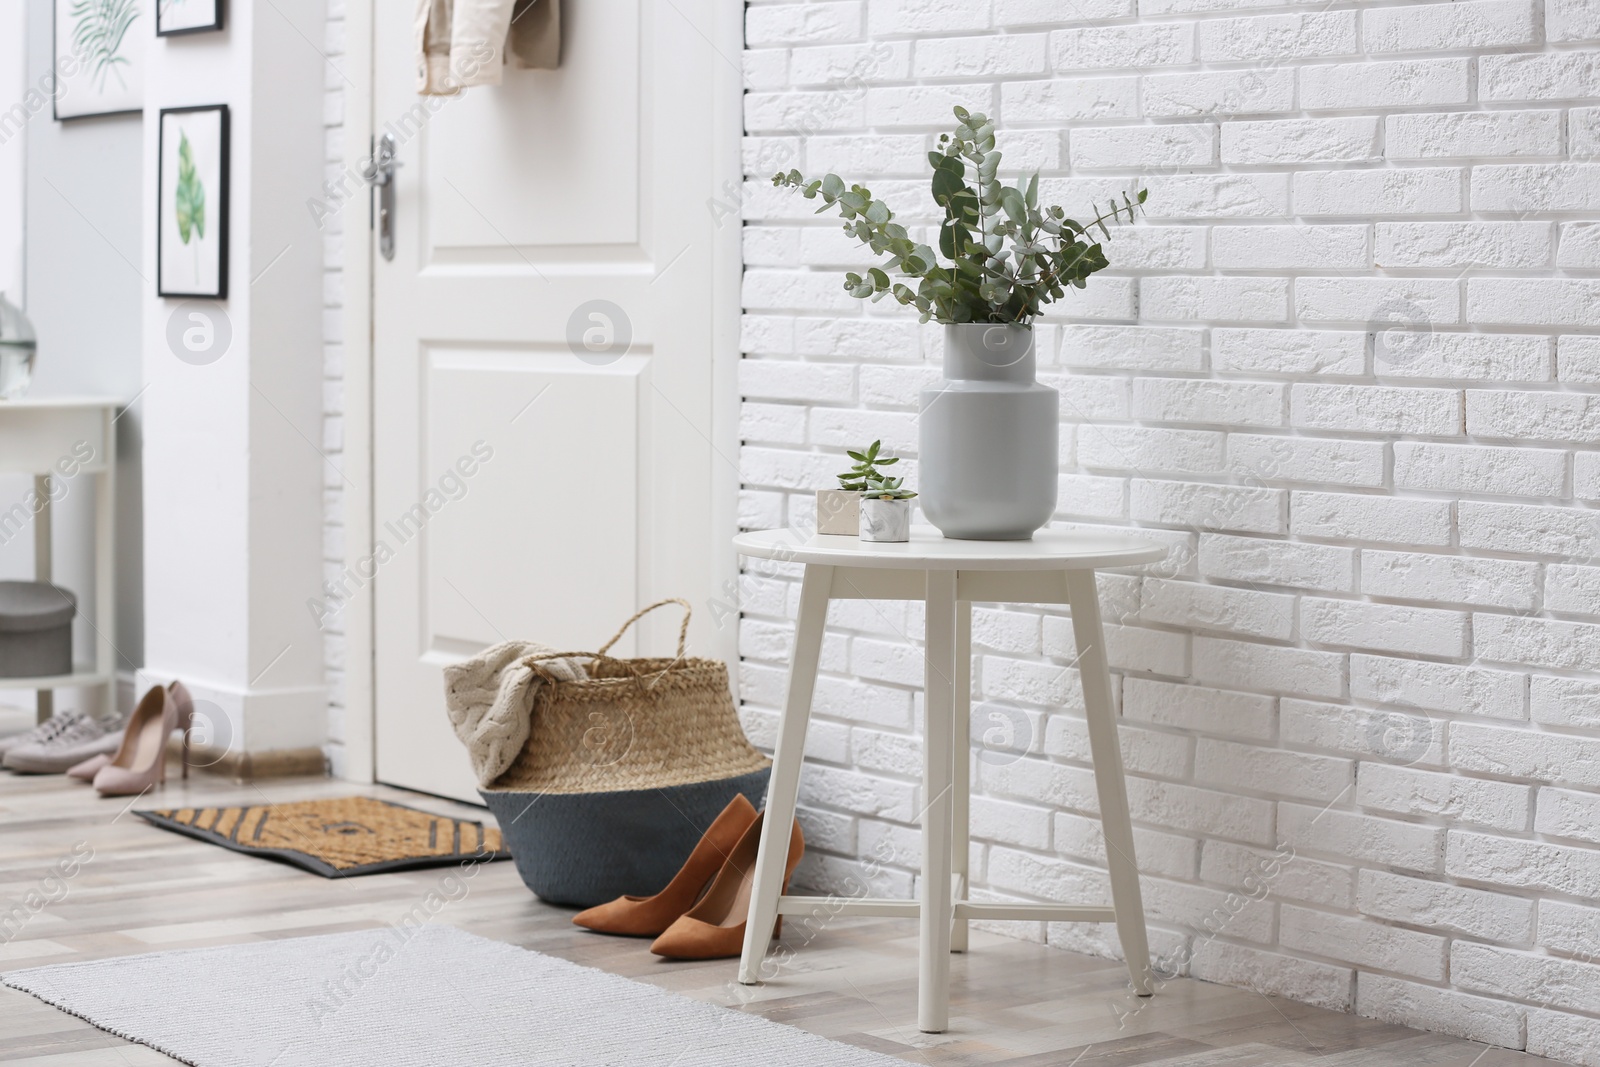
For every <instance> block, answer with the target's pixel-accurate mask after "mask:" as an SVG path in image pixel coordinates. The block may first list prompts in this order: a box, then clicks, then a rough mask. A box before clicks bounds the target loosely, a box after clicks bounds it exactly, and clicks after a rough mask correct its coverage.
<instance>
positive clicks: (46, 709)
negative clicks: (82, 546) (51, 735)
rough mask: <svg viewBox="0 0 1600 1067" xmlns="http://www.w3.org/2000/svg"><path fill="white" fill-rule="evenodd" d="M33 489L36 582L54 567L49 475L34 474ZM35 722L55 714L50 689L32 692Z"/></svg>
mask: <svg viewBox="0 0 1600 1067" xmlns="http://www.w3.org/2000/svg"><path fill="white" fill-rule="evenodd" d="M33 491H34V493H35V494H36V498H37V499H38V501H39V510H38V511H37V512H35V513H34V516H33V579H34V581H36V582H48V581H53V580H54V579H53V578H52V571H53V569H54V562H53V558H52V557H53V552H52V542H51V536H50V528H51V523H50V475H48V474H35V475H34V476H33ZM69 673H70V671H69ZM34 700H35V702H36V703H35V708H36V710H35V713H34V718H35V721H37V722H41V723H42V722H44V721H45V720H46V719H48V718H50V716H52V715H54V714H55V710H56V695H55V691H54V690H51V689H40V690H38V692H36V693H35V694H34Z"/></svg>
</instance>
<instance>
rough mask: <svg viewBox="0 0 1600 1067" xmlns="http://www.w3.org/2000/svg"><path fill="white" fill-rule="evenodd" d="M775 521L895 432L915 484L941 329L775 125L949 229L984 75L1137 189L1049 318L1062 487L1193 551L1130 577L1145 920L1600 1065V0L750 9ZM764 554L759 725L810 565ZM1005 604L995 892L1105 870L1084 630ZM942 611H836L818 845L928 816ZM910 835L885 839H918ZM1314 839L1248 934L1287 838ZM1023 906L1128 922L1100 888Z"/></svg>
mask: <svg viewBox="0 0 1600 1067" xmlns="http://www.w3.org/2000/svg"><path fill="white" fill-rule="evenodd" d="M747 35H748V41H749V45H750V48H751V49H752V51H751V52H750V53H749V56H748V62H747V71H748V72H749V77H750V88H751V93H750V95H749V97H748V106H747V110H746V127H747V133H748V138H747V142H746V144H747V150H746V162H747V166H746V171H747V178H748V183H747V186H746V196H745V200H744V215H745V220H746V229H745V255H746V261H747V274H746V283H745V304H746V307H747V309H748V313H747V316H746V320H745V329H744V338H745V346H744V347H745V351H746V353H747V356H746V359H745V362H744V368H743V370H744V373H743V374H742V376H741V381H742V387H743V393H744V397H745V401H744V405H745V406H744V411H743V427H744V429H743V436H744V454H743V461H742V462H743V470H744V480H745V488H744V491H743V499H742V501H741V515H742V516H743V517H744V522H745V523H746V525H748V526H752V527H755V526H768V525H775V524H790V525H793V526H795V527H798V528H809V526H810V524H811V521H812V515H811V504H810V500H809V499H808V492H807V491H808V490H809V489H811V488H813V487H816V486H823V485H826V484H828V478H829V475H831V474H832V473H833V472H834V471H835V470H836V469H838V462H839V460H838V458H837V457H838V456H839V454H840V451H841V449H842V448H844V447H846V446H848V445H855V444H860V443H864V442H865V441H867V440H869V439H871V438H872V437H876V436H881V437H883V438H884V439H885V440H886V441H888V442H890V443H892V444H893V445H894V446H895V447H896V448H897V449H899V450H900V451H901V452H902V453H904V454H905V455H906V456H907V457H908V460H910V461H911V462H909V463H908V464H907V465H908V466H910V467H911V470H910V471H909V473H910V474H911V475H912V480H913V482H914V481H915V466H914V459H915V448H916V428H915V412H916V403H917V390H918V389H919V388H920V387H921V386H922V385H923V384H924V383H926V382H928V381H930V380H932V379H933V378H934V377H935V376H936V373H937V371H936V366H937V354H938V344H939V342H938V332H937V329H936V328H931V327H930V328H918V327H916V326H915V325H911V324H910V322H911V320H910V319H909V318H908V317H907V316H906V315H905V313H904V312H903V311H901V310H899V309H897V308H895V307H894V306H892V305H888V304H879V305H872V306H864V305H862V304H860V303H858V302H855V301H852V300H850V299H848V298H847V297H845V296H844V295H843V293H842V292H841V290H840V288H839V279H838V275H839V273H840V270H841V269H843V268H849V267H853V266H856V265H858V264H859V263H861V262H863V256H862V254H861V253H860V252H859V251H858V250H857V249H855V248H853V247H851V246H850V245H849V244H848V243H847V242H844V241H842V240H840V239H839V238H838V235H837V234H836V232H835V224H834V223H833V222H832V220H830V219H828V218H827V217H826V216H823V217H817V216H813V215H811V214H810V211H811V207H810V206H809V205H805V204H804V203H803V202H800V201H798V200H796V199H794V198H791V197H788V196H784V195H775V194H774V192H773V190H772V189H771V188H770V187H769V186H768V185H767V183H766V179H767V177H768V176H769V175H770V174H771V173H772V172H773V171H774V170H776V169H778V168H779V167H783V168H785V169H786V168H788V167H791V166H797V167H800V168H801V169H802V170H804V171H806V172H807V173H820V172H822V171H824V170H828V169H833V170H837V171H838V172H839V173H841V174H842V175H843V176H844V177H845V178H846V179H847V180H860V181H863V182H866V183H868V184H870V185H871V187H872V188H873V190H874V192H875V193H877V194H879V195H880V196H882V197H884V198H885V199H888V200H889V201H890V202H891V203H892V204H893V205H894V206H895V207H896V208H897V209H899V210H900V212H901V214H902V215H905V216H908V217H909V219H910V221H911V222H913V223H914V224H924V223H926V222H928V221H929V219H930V212H931V210H932V208H931V204H930V203H929V201H928V196H927V192H926V170H925V168H926V165H925V162H924V159H923V154H924V153H925V151H926V150H927V149H928V148H929V147H931V146H932V144H933V141H934V138H935V137H936V135H937V133H938V131H939V130H940V129H942V128H944V127H946V126H947V125H948V123H949V116H948V108H949V106H950V105H951V104H952V103H961V104H964V105H965V106H968V107H970V108H973V109H982V110H985V111H987V112H988V113H989V114H991V115H993V116H994V117H995V118H996V119H997V120H998V124H999V137H1000V142H1001V147H1002V148H1003V149H1005V150H1006V152H1007V163H1008V164H1009V165H1011V166H1012V167H1014V168H1016V169H1013V170H1009V171H1007V172H1006V173H1007V176H1008V177H1015V176H1016V174H1017V173H1019V171H1020V169H1021V168H1022V167H1023V166H1028V167H1034V166H1037V167H1040V168H1042V169H1043V173H1044V177H1043V180H1042V182H1041V191H1042V193H1043V194H1044V195H1045V196H1046V197H1047V198H1048V199H1050V200H1052V201H1055V202H1060V203H1063V204H1064V205H1065V206H1067V207H1069V208H1070V209H1072V210H1074V211H1087V210H1089V201H1090V199H1091V198H1097V199H1099V200H1101V201H1104V199H1105V198H1106V197H1107V196H1108V195H1110V194H1111V193H1113V192H1115V191H1118V190H1121V189H1124V188H1130V187H1134V186H1137V185H1144V186H1146V187H1148V188H1149V189H1150V200H1149V204H1148V212H1147V218H1146V219H1145V220H1143V221H1141V222H1140V223H1139V225H1138V227H1137V228H1136V229H1133V230H1125V231H1123V232H1119V233H1117V234H1116V235H1115V238H1114V239H1113V240H1112V241H1111V242H1110V244H1109V245H1108V248H1107V251H1108V253H1109V255H1110V257H1111V260H1112V263H1113V268H1112V270H1110V271H1108V272H1106V273H1105V274H1103V275H1100V276H1098V277H1096V278H1095V279H1094V280H1092V281H1091V283H1090V287H1089V289H1088V290H1087V291H1086V292H1084V293H1082V294H1074V295H1073V296H1072V297H1071V298H1069V299H1068V300H1067V301H1066V302H1065V303H1064V304H1063V305H1061V306H1059V308H1058V310H1057V311H1056V313H1055V314H1053V315H1051V316H1050V317H1049V318H1048V320H1047V322H1048V323H1051V324H1053V325H1050V326H1049V327H1047V328H1042V329H1041V330H1040V346H1041V365H1042V371H1041V374H1042V377H1043V378H1044V379H1045V380H1047V381H1048V382H1049V383H1050V384H1053V385H1056V386H1057V387H1058V388H1060V389H1061V390H1062V393H1063V400H1062V406H1061V414H1062V421H1063V448H1062V454H1061V461H1062V480H1061V500H1060V505H1059V515H1058V521H1059V522H1061V523H1062V524H1073V525H1078V524H1089V525H1096V524H1111V525H1118V526H1132V527H1138V528H1141V529H1144V530H1146V531H1148V532H1149V534H1150V536H1153V537H1157V538H1159V539H1160V540H1162V541H1163V542H1164V543H1166V544H1168V545H1169V546H1171V547H1172V549H1173V550H1174V555H1173V558H1172V560H1170V561H1169V562H1168V563H1166V564H1163V565H1161V566H1159V567H1156V568H1152V569H1151V571H1150V572H1149V573H1148V574H1143V575H1140V574H1130V575H1119V576H1107V577H1105V578H1104V579H1103V583H1104V588H1105V591H1106V595H1107V599H1108V605H1109V608H1108V614H1109V615H1110V616H1111V618H1112V620H1113V621H1114V623H1115V625H1114V626H1113V628H1112V631H1111V634H1110V644H1111V645H1112V651H1113V653H1114V656H1113V660H1114V666H1115V668H1116V674H1117V688H1118V693H1119V699H1120V701H1121V706H1122V710H1123V715H1124V721H1125V724H1126V725H1125V728H1124V737H1123V749H1124V752H1125V754H1126V758H1127V763H1128V767H1129V770H1130V774H1131V778H1130V783H1129V792H1130V796H1131V798H1132V802H1133V806H1134V817H1135V820H1136V823H1137V826H1138V830H1137V831H1136V836H1137V840H1138V847H1139V850H1140V855H1141V860H1142V861H1143V864H1144V867H1145V870H1146V871H1147V877H1146V899H1147V902H1148V904H1149V911H1150V916H1151V924H1152V943H1153V944H1154V945H1156V946H1157V951H1159V952H1162V953H1163V954H1167V955H1169V956H1170V957H1171V958H1178V959H1187V960H1189V961H1190V966H1189V970H1190V972H1191V973H1193V974H1195V975H1197V976H1199V977H1204V978H1207V979H1211V980H1215V981H1222V982H1229V983H1233V984H1238V985H1246V986H1250V987H1252V988H1257V989H1261V990H1263V991H1268V992H1272V993H1276V994H1279V995H1282V996H1286V997H1291V998H1296V999H1300V1000H1305V1001H1309V1002H1312V1003H1317V1004H1323V1005H1327V1006H1331V1007H1335V1008H1341V1009H1344V1010H1354V1011H1359V1012H1361V1013H1362V1014H1366V1015H1372V1016H1376V1017H1379V1018H1384V1019H1388V1020H1392V1021H1395V1022H1400V1023H1404V1024H1406V1025H1411V1026H1419V1027H1425V1028H1431V1029H1437V1030H1443V1031H1447V1032H1449V1033H1453V1034H1460V1035H1465V1036H1468V1037H1471V1038H1474V1039H1477V1040H1481V1041H1485V1042H1490V1043H1494V1044H1500V1045H1506V1046H1510V1047H1513V1048H1526V1049H1527V1050H1528V1051H1531V1052H1535V1053H1539V1054H1543V1055H1548V1056H1554V1057H1559V1058H1564V1059H1569V1060H1573V1061H1577V1062H1581V1063H1586V1064H1600V1039H1597V1038H1600V932H1597V931H1600V908H1596V907H1595V906H1594V905H1595V903H1596V900H1595V898H1596V897H1600V831H1597V830H1596V829H1595V827H1596V825H1597V820H1600V769H1597V768H1600V225H1597V224H1596V222H1595V221H1594V220H1595V219H1596V218H1597V216H1600V162H1596V159H1595V157H1596V155H1597V154H1600V107H1597V106H1596V105H1597V103H1600V4H1597V3H1596V2H1595V0H1456V2H1446V0H1404V2H1402V0H1368V2H1364V3H1360V4H1355V3H1351V2H1347V0H1331V2H1329V3H1326V4H1317V5H1310V4H1305V3H1300V2H1296V0H1078V2H1076V3H1060V2H1055V0H873V2H871V3H854V2H785V0H754V2H752V3H750V5H749V7H748V17H747ZM796 578H797V574H796V572H795V570H794V568H792V567H787V566H781V565H763V566H762V567H760V568H758V569H756V570H753V571H752V572H750V573H749V574H747V576H746V580H745V584H744V588H743V589H742V602H741V608H742V612H743V620H742V624H741V625H742V630H741V634H742V637H743V645H742V648H743V654H744V659H745V664H744V672H743V673H744V681H743V686H744V691H743V694H742V697H743V707H744V714H745V716H746V719H747V722H748V723H749V724H750V728H751V732H752V734H753V735H755V736H757V737H763V738H766V737H770V735H771V731H772V728H773V723H774V716H775V714H776V709H777V707H778V704H779V702H780V701H781V694H782V679H783V673H782V672H783V667H784V665H785V663H786V659H787V649H788V643H789V641H790V639H791V632H790V621H789V620H790V617H791V616H792V614H793V611H794V608H795V603H796V599H797V591H798V590H797V586H796V584H795V582H796ZM1064 616H1065V613H1064V612H1062V611H1058V610H1055V609H1050V610H1046V611H1033V610H1028V609H1025V608H1016V607H1005V608H992V609H991V608H984V609H980V611H979V618H978V621H977V622H976V624H975V634H976V636H975V643H976V645H977V646H978V647H977V649H976V650H975V651H976V656H975V663H974V668H973V676H974V690H975V699H977V700H979V701H983V702H986V705H985V706H980V708H979V711H978V714H977V715H975V720H976V721H975V723H974V727H973V736H974V740H975V744H977V745H978V746H979V754H978V763H977V773H976V775H975V783H976V789H977V796H976V798H975V800H974V805H973V813H974V834H975V843H974V848H973V863H974V872H975V875H976V878H977V882H978V890H979V891H980V892H982V893H986V894H992V895H1000V896H1014V897H1022V898H1039V897H1048V896H1051V895H1053V894H1072V895H1075V896H1077V897H1079V898H1083V899H1098V896H1099V894H1101V893H1102V892H1103V882H1102V879H1101V877H1100V875H1099V869H1100V868H1101V867H1102V866H1103V862H1104V858H1103V854H1102V852H1103V845H1102V843H1101V842H1100V840H1099V835H1098V830H1097V825H1096V823H1095V820H1094V818H1093V816H1094V814H1095V811H1096V806H1097V805H1096V800H1095V795H1094V790H1093V787H1092V779H1091V778H1090V776H1089V775H1088V773H1087V762H1086V761H1087V756H1086V754H1085V751H1084V744H1083V724H1082V712H1081V695H1080V694H1079V691H1078V689H1077V678H1076V673H1075V672H1074V671H1073V670H1072V668H1071V651H1070V650H1071V640H1070V628H1069V627H1068V626H1067V625H1066V622H1065V618H1064ZM920 628H921V620H920V614H919V612H918V611H917V610H916V608H915V606H912V607H911V608H910V609H907V608H906V607H905V606H903V605H852V606H851V608H850V609H849V610H848V611H847V610H842V609H840V610H836V611H835V613H834V614H833V615H832V616H831V617H830V631H829V638H828V642H827V645H826V648H825V652H824V677H823V680H822V683H821V685H820V686H819V690H818V698H817V707H816V710H817V718H816V726H815V728H814V731H813V734H814V736H813V738H812V744H811V758H812V761H813V762H812V769H811V771H810V772H808V773H809V776H810V777H809V782H808V785H807V787H806V790H805V796H804V798H803V803H804V805H805V814H804V817H805V819H806V820H807V822H808V828H813V827H814V828H815V832H814V833H813V834H812V837H813V839H814V841H815V842H816V847H815V848H814V850H813V852H812V854H811V856H810V858H808V859H807V861H806V867H805V870H804V872H803V874H804V876H805V877H806V879H807V880H808V881H810V882H811V883H813V884H818V885H823V886H831V887H833V888H839V889H843V888H844V885H843V879H844V878H846V877H847V876H848V875H849V874H850V873H852V872H859V871H860V869H861V865H862V858H863V857H865V856H867V855H869V854H870V853H871V850H873V849H875V848H879V847H880V846H881V847H892V849H893V852H892V855H893V859H892V861H891V862H890V864H889V866H888V868H887V873H886V874H885V875H884V876H883V879H882V881H883V885H882V887H881V889H882V890H883V891H885V892H890V891H892V892H906V891H909V889H910V886H911V885H912V883H913V881H914V877H915V870H916V864H917V860H918V857H917V854H916V853H917V843H916V837H915V834H914V833H912V832H911V831H912V827H913V824H912V822H911V819H912V817H913V815H914V814H915V812H916V811H917V810H918V808H919V805H920V798H919V797H918V796H917V792H918V789H917V784H916V780H917V759H918V755H917V752H918V748H917V742H916V733H915V730H914V728H913V723H914V718H913V716H914V714H915V708H916V707H917V705H918V702H919V701H920V695H919V694H918V692H917V689H918V685H919V682H920V677H921V669H922V668H921V661H920V655H919V652H918V648H917V643H918V640H919V638H920ZM884 842H888V843H889V844H888V845H886V846H884V845H882V843H884ZM1281 845H1288V846H1291V847H1292V848H1293V849H1294V850H1295V857H1294V859H1293V860H1291V861H1290V862H1288V863H1287V864H1285V865H1284V866H1283V867H1282V870H1281V872H1280V873H1279V875H1278V876H1277V877H1276V878H1275V879H1274V880H1273V881H1272V883H1271V885H1270V886H1269V890H1268V893H1267V895H1266V898H1265V899H1264V900H1262V901H1259V902H1253V903H1251V904H1250V905H1249V906H1248V907H1245V908H1243V909H1225V910H1226V911H1227V912H1228V913H1229V914H1232V913H1233V911H1235V910H1237V913H1236V914H1232V917H1231V918H1230V919H1229V921H1228V922H1227V923H1225V924H1224V925H1223V927H1222V929H1221V930H1220V932H1219V933H1217V934H1216V935H1215V936H1209V935H1207V934H1205V933H1203V932H1201V923H1202V919H1203V917H1204V916H1205V915H1207V914H1208V913H1210V912H1211V911H1212V909H1214V908H1216V907H1218V906H1219V904H1220V903H1221V902H1222V901H1223V900H1224V899H1225V897H1226V894H1227V893H1228V892H1229V891H1230V890H1233V889H1236V888H1238V887H1239V886H1240V885H1241V884H1242V883H1243V880H1244V878H1245V877H1246V875H1247V874H1249V873H1250V872H1252V871H1256V870H1259V869H1260V868H1259V863H1260V861H1261V860H1262V858H1264V857H1267V856H1269V855H1270V851H1269V850H1271V849H1272V848H1274V847H1277V846H1281ZM1009 929H1011V930H1013V931H1014V932H1016V933H1017V934H1019V935H1020V936H1024V937H1029V938H1034V939H1040V940H1048V941H1050V942H1051V943H1054V944H1059V945H1062V946H1065V947H1069V948H1074V949H1079V950H1083V951H1090V952H1101V953H1106V952H1114V951H1115V948H1114V946H1113V943H1112V939H1109V938H1107V937H1106V936H1105V932H1104V931H1101V930H1095V929H1088V928H1085V927H1083V926H1081V925H1059V926H1051V927H1049V928H1048V929H1043V928H1040V927H1037V926H1030V927H1010V928H1009Z"/></svg>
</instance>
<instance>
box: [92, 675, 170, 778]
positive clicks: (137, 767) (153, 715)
mask: <svg viewBox="0 0 1600 1067" xmlns="http://www.w3.org/2000/svg"><path fill="white" fill-rule="evenodd" d="M193 721H194V701H193V700H192V699H191V698H190V696H189V691H188V690H187V689H185V688H184V687H183V684H182V683H181V682H173V683H172V685H170V686H160V685H158V686H155V687H154V688H152V689H151V690H150V691H149V692H148V693H146V694H145V695H144V699H142V700H140V701H139V706H138V707H136V708H134V709H133V715H132V716H130V717H129V719H128V726H127V728H126V729H125V730H124V731H123V734H122V747H120V748H118V749H117V754H116V755H115V756H112V757H111V762H110V763H107V764H106V765H105V766H104V767H101V768H100V769H99V770H98V771H96V772H95V776H94V788H95V791H96V792H98V793H99V794H100V795H101V796H103V797H118V796H133V795H136V794H139V793H143V792H145V791H146V790H147V789H150V788H151V787H152V786H154V785H156V784H157V783H158V782H164V781H166V780H167V738H169V737H171V736H172V731H174V730H182V731H183V776H184V777H185V778H188V777H189V729H190V727H191V726H192V725H193Z"/></svg>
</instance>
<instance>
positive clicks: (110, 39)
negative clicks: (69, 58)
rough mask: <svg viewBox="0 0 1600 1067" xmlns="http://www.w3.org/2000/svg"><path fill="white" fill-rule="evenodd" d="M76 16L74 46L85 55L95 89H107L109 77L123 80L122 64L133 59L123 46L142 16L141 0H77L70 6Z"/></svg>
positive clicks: (119, 82)
mask: <svg viewBox="0 0 1600 1067" xmlns="http://www.w3.org/2000/svg"><path fill="white" fill-rule="evenodd" d="M69 10H70V12H71V15H72V18H73V27H72V49H73V51H74V52H76V53H77V54H78V55H79V56H80V57H82V59H83V62H84V66H85V67H86V68H87V69H88V71H89V75H90V77H92V78H93V79H94V85H95V88H96V89H99V90H104V89H105V87H106V78H108V77H112V76H115V77H116V79H117V84H119V85H122V86H123V87H124V88H126V87H127V85H126V83H125V82H123V80H122V72H121V69H120V68H122V67H126V66H128V64H129V63H130V62H131V61H130V60H129V59H128V57H127V55H126V54H124V52H123V50H122V45H123V43H124V42H125V41H126V40H127V37H128V30H129V28H130V27H132V26H133V24H134V22H135V21H136V20H137V19H138V18H139V0H76V2H75V3H74V4H73V5H72V7H71V8H70V9H69Z"/></svg>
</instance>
